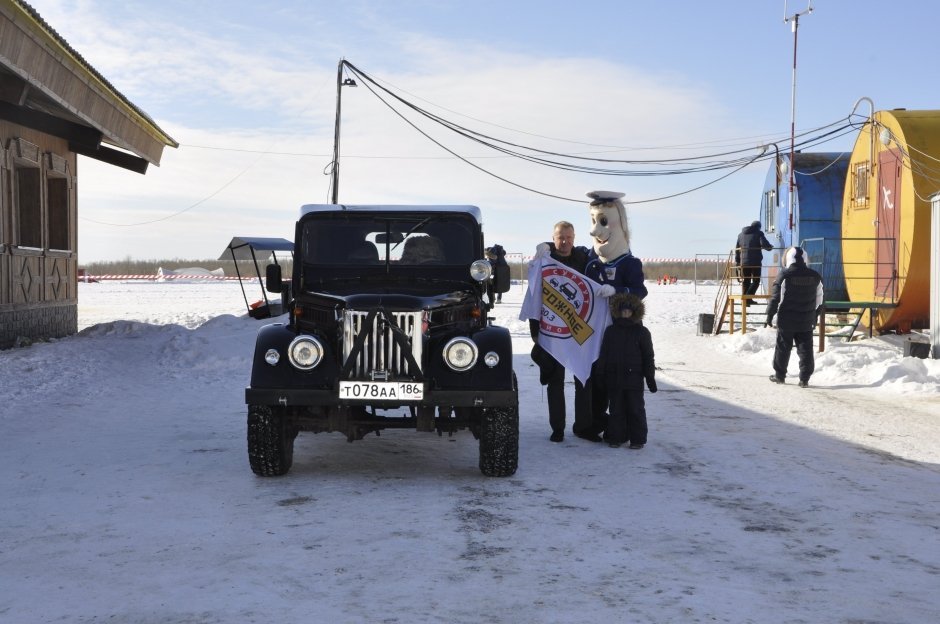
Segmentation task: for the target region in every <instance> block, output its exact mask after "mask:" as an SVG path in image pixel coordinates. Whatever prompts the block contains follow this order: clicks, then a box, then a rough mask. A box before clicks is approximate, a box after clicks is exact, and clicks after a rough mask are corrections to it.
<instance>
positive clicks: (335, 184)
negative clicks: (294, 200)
mask: <svg viewBox="0 0 940 624" xmlns="http://www.w3.org/2000/svg"><path fill="white" fill-rule="evenodd" d="M345 67H346V59H340V61H339V65H337V66H336V119H335V120H334V126H333V162H332V163H331V165H332V166H331V168H330V188H331V189H332V191H331V194H330V203H331V204H338V203H339V120H340V112H341V110H342V101H343V87H355V86H357V85H356V81H355V80H353V79H352V78H346V79H345V80H344V79H343V69H344V68H345Z"/></svg>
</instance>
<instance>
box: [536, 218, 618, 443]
mask: <svg viewBox="0 0 940 624" xmlns="http://www.w3.org/2000/svg"><path fill="white" fill-rule="evenodd" d="M542 245H546V248H547V249H548V254H549V255H550V256H551V258H552V259H553V260H555V261H557V262H559V263H561V264H563V265H565V266H567V267H569V268H572V269H574V270H575V271H578V272H579V273H584V266H585V265H586V264H587V250H586V249H584V248H583V247H575V246H574V226H573V225H572V224H571V223H569V222H567V221H559V222H558V223H556V224H555V229H554V230H553V233H552V242H551V243H542ZM540 247H541V245H540ZM529 331H530V332H531V334H532V340H534V341H535V346H534V347H533V348H532V360H533V361H534V362H535V363H536V364H537V365H538V367H539V382H540V383H541V384H542V385H543V386H548V389H547V390H548V424H549V426H551V428H552V435H551V437H550V438H549V439H550V440H551V441H552V442H561V441H563V440H564V439H565V421H566V419H567V414H566V408H565V367H564V366H562V365H561V364H559V363H558V361H557V360H555V358H553V357H552V356H551V354H550V353H549V352H548V351H546V350H545V349H543V348H542V347H540V346H539V344H538V335H539V322H538V320H536V319H531V320H530V321H529ZM590 427H591V389H590V386H588V387H585V386H584V384H582V383H581V382H580V381H578V379H577V378H575V380H574V425H573V426H572V428H571V430H572V433H574V434H575V435H576V436H578V437H585V436H586V435H587V431H588V430H589V429H590ZM595 437H596V438H597V440H596V441H597V442H600V437H599V436H595Z"/></svg>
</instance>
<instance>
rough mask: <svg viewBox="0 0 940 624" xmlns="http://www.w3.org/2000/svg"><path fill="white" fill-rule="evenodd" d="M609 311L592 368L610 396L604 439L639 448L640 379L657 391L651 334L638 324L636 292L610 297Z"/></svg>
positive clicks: (642, 437)
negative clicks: (609, 322) (608, 418)
mask: <svg viewBox="0 0 940 624" xmlns="http://www.w3.org/2000/svg"><path fill="white" fill-rule="evenodd" d="M610 312H611V316H612V317H613V319H614V323H613V325H611V326H610V327H608V328H607V331H605V332H604V340H603V342H602V343H601V354H600V357H599V358H598V360H597V363H596V364H595V369H594V371H595V373H594V374H598V375H602V377H601V378H600V379H598V381H599V382H600V383H603V384H604V385H605V386H606V388H607V393H608V396H609V397H610V420H609V421H608V423H607V433H606V435H605V438H606V439H607V443H608V444H609V445H610V446H611V447H613V448H617V447H619V446H620V445H621V444H625V443H627V442H629V443H630V448H632V449H641V448H643V445H644V444H646V434H647V426H646V403H645V401H644V400H643V382H644V381H645V382H646V386H647V387H648V388H649V390H650V392H656V364H655V361H654V355H653V337H652V336H651V335H650V331H649V330H648V329H647V328H646V327H644V326H643V324H642V323H641V321H642V320H643V315H644V313H645V306H644V305H643V300H642V299H640V298H639V297H637V296H636V295H633V294H629V293H618V294H616V295H614V296H612V297H611V298H610Z"/></svg>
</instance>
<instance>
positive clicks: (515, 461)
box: [480, 405, 519, 477]
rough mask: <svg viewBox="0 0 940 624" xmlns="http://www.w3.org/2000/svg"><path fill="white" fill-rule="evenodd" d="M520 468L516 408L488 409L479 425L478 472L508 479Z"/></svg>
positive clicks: (517, 408)
mask: <svg viewBox="0 0 940 624" xmlns="http://www.w3.org/2000/svg"><path fill="white" fill-rule="evenodd" d="M518 466H519V407H518V406H516V405H513V406H507V407H488V408H486V409H484V410H483V419H482V422H481V424H480V472H482V473H483V474H484V475H486V476H487V477H510V476H512V475H514V474H516V468H517V467H518Z"/></svg>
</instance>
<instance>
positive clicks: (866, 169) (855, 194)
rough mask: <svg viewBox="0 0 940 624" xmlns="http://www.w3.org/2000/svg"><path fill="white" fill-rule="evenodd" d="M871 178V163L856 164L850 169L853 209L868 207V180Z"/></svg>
mask: <svg viewBox="0 0 940 624" xmlns="http://www.w3.org/2000/svg"><path fill="white" fill-rule="evenodd" d="M870 176H871V163H870V162H868V161H865V162H863V163H857V164H856V165H855V166H854V167H853V168H852V205H853V206H854V207H855V208H867V207H868V179H869V177H870Z"/></svg>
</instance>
